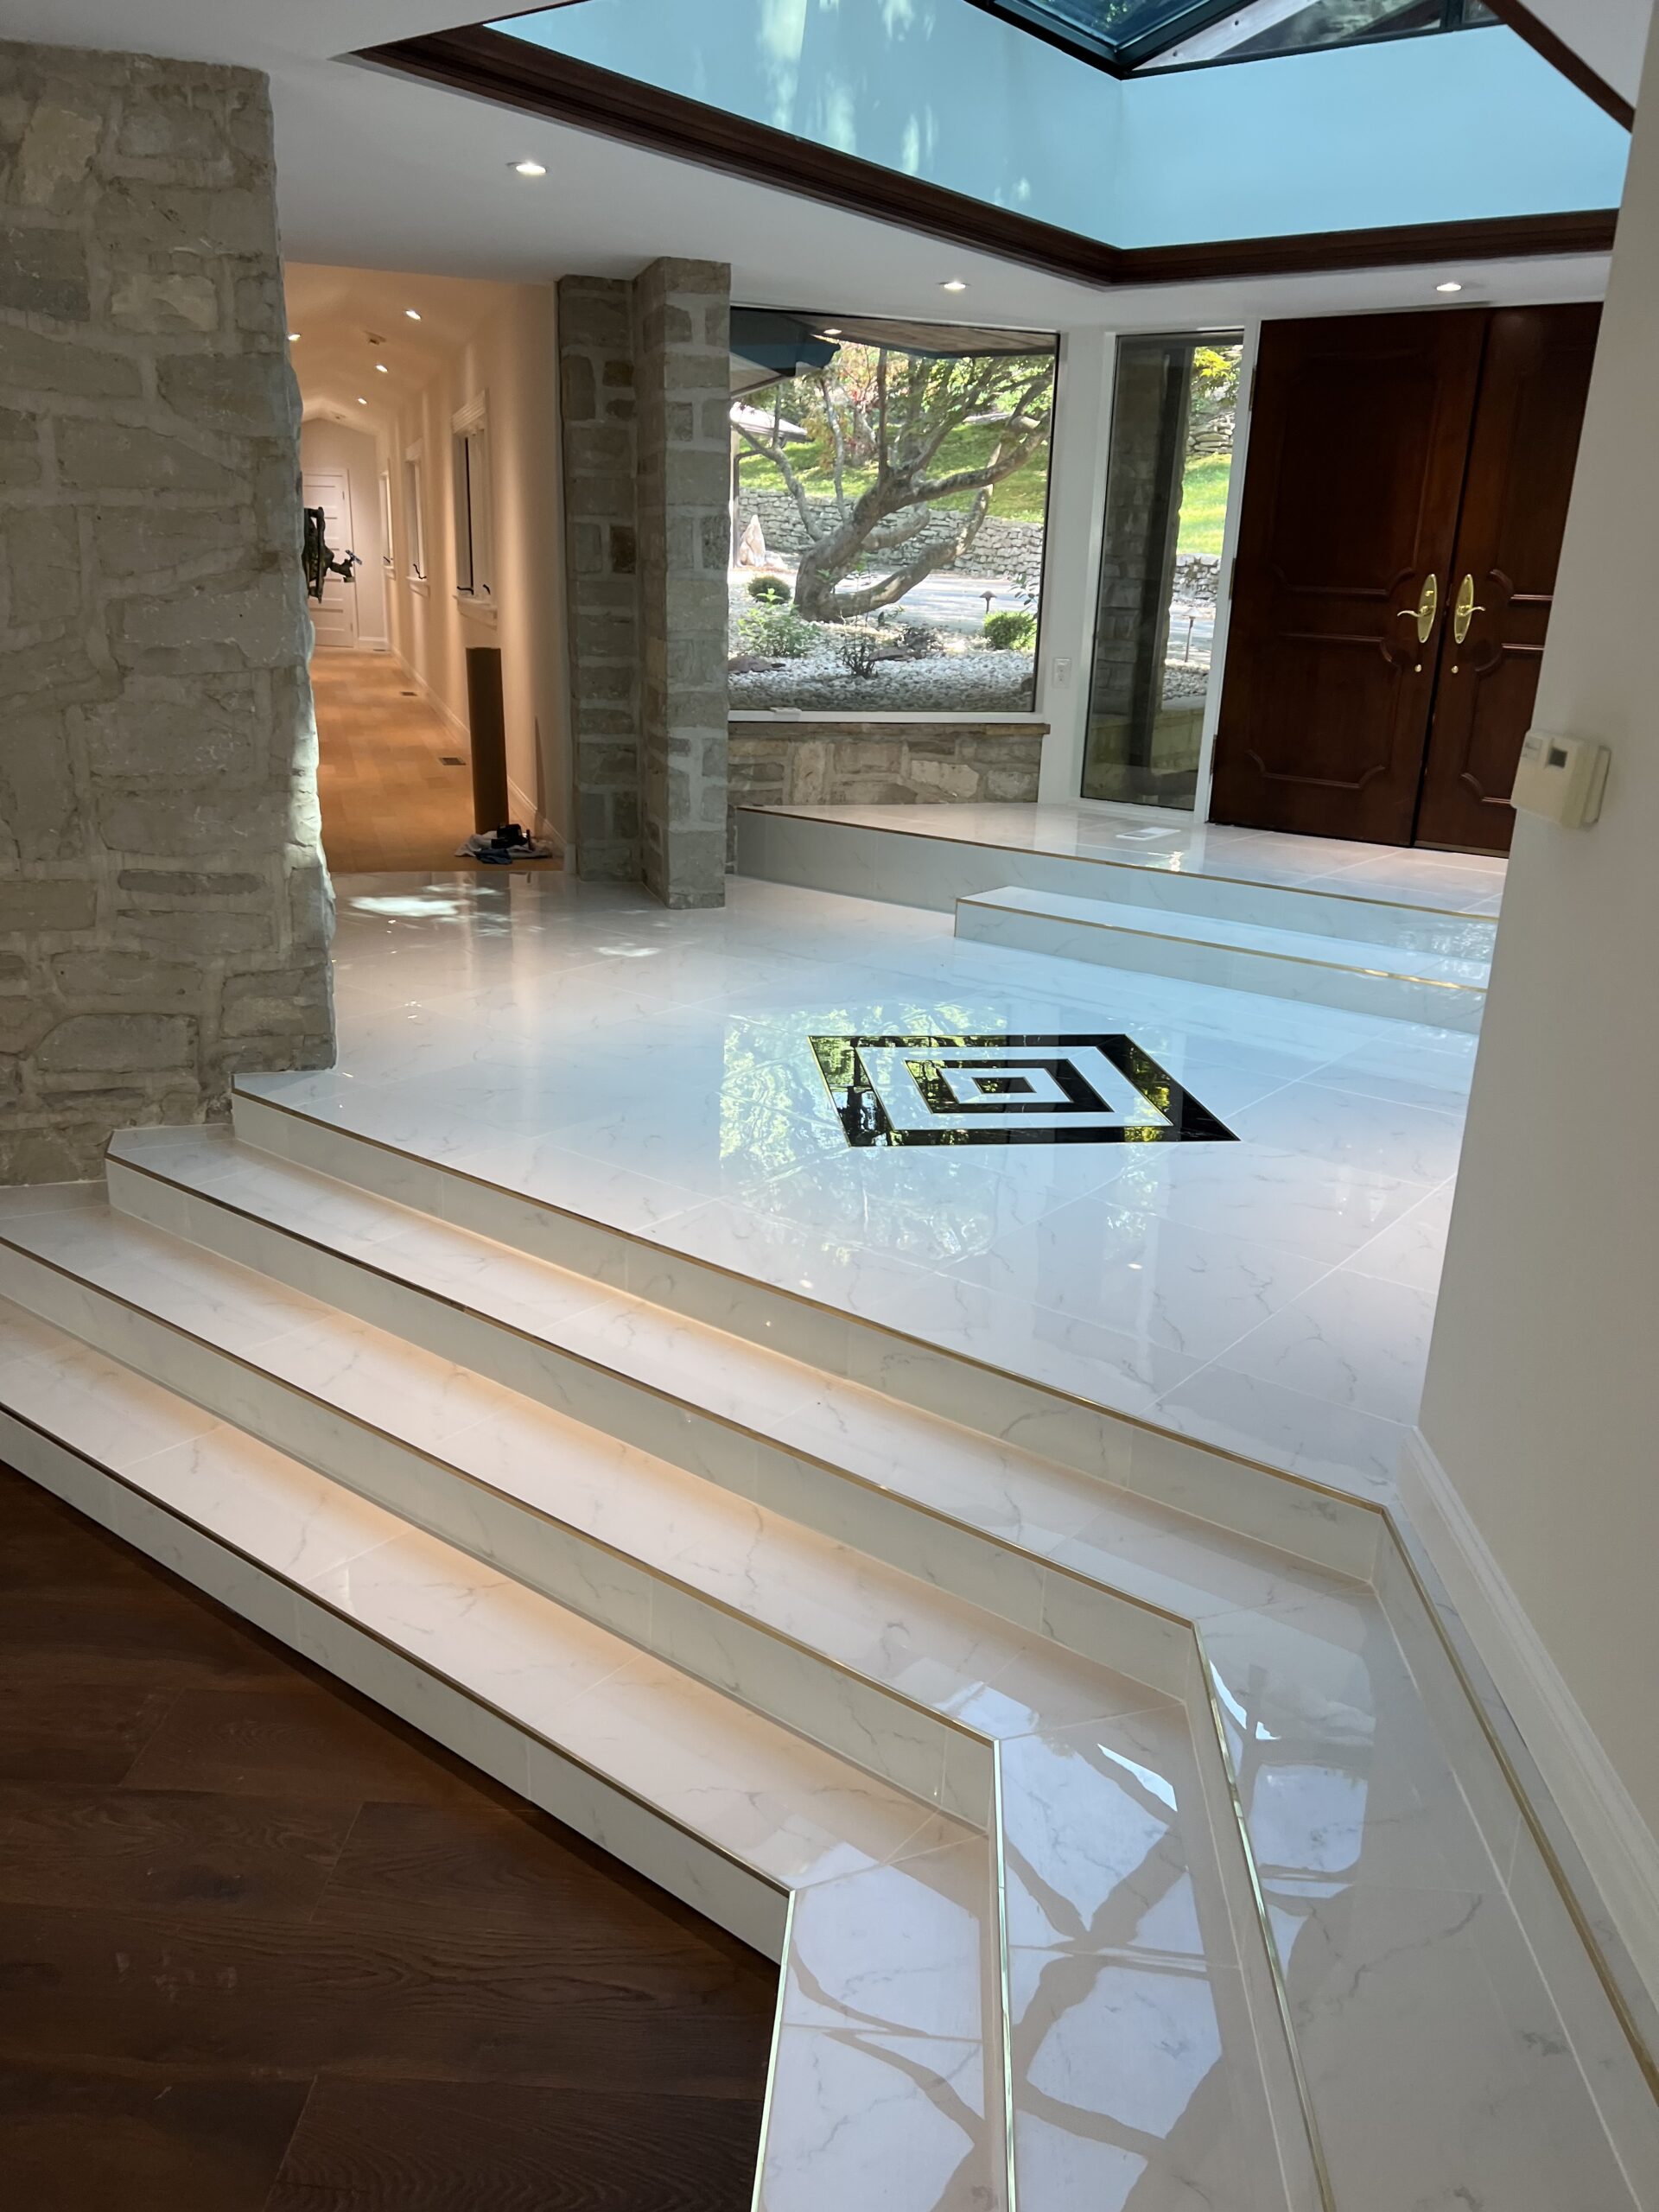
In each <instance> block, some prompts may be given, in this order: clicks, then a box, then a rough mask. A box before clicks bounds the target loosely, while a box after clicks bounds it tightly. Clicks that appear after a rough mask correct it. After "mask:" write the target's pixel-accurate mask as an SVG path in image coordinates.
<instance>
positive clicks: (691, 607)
mask: <svg viewBox="0 0 1659 2212" xmlns="http://www.w3.org/2000/svg"><path fill="white" fill-rule="evenodd" d="M633 307H634V363H635V372H636V379H637V383H638V387H639V476H638V497H639V624H640V643H641V647H642V661H641V674H642V690H641V699H640V705H641V723H642V733H643V739H644V758H643V764H642V766H643V774H642V780H641V802H642V815H643V822H642V827H643V831H644V855H643V859H644V872H645V881H646V883H647V884H648V885H649V886H650V887H651V888H652V890H653V891H654V892H655V893H656V894H657V896H658V898H659V899H661V900H662V901H663V903H664V906H720V905H721V904H722V903H723V901H724V899H725V896H726V874H725V870H726V715H727V682H726V657H727V656H726V624H727V614H726V575H727V565H728V558H729V553H730V533H731V514H730V494H731V422H730V410H731V391H730V370H729V354H728V343H729V336H730V331H729V320H730V308H731V271H730V270H729V269H728V268H727V267H726V265H725V264H723V263H721V262H712V261H668V260H664V261H654V262H652V264H651V265H650V267H649V268H647V269H645V270H643V271H642V272H641V274H640V275H639V277H637V278H636V279H635V281H634V287H633Z"/></svg>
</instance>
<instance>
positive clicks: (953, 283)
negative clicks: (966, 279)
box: [939, 277, 968, 292]
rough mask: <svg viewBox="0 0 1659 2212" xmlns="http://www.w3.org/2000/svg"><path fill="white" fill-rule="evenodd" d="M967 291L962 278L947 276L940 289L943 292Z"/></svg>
mask: <svg viewBox="0 0 1659 2212" xmlns="http://www.w3.org/2000/svg"><path fill="white" fill-rule="evenodd" d="M939 289H940V290H941V291H942V292H965V291H966V290H967V289H968V287H967V286H966V284H964V283H963V281H962V279H961V277H946V278H945V280H944V283H943V284H941V285H940V287H939Z"/></svg>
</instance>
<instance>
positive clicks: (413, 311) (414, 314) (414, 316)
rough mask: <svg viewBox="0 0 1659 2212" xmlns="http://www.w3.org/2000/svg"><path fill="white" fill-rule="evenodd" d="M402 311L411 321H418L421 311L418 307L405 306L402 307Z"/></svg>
mask: <svg viewBox="0 0 1659 2212" xmlns="http://www.w3.org/2000/svg"><path fill="white" fill-rule="evenodd" d="M404 314H405V315H407V316H408V317H409V319H410V321H411V322H418V321H420V319H421V311H420V309H419V308H404Z"/></svg>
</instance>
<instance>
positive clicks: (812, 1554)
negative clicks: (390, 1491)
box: [4, 1208, 1168, 1736]
mask: <svg viewBox="0 0 1659 2212" xmlns="http://www.w3.org/2000/svg"><path fill="white" fill-rule="evenodd" d="M4 1229H5V1236H6V1238H7V1241H9V1242H11V1243H14V1244H15V1245H16V1246H17V1247H18V1248H19V1249H22V1250H24V1251H26V1252H29V1253H30V1254H32V1255H34V1256H35V1257H36V1258H39V1259H41V1260H43V1261H45V1262H48V1264H49V1265H51V1266H54V1267H55V1268H59V1269H60V1270H61V1271H63V1272H65V1273H66V1274H68V1275H70V1276H71V1277H72V1278H74V1279H76V1280H78V1281H80V1282H82V1283H85V1284H89V1285H91V1286H92V1287H94V1288H95V1289H97V1290H99V1291H101V1292H103V1293H105V1294H106V1295H109V1296H111V1297H113V1298H116V1299H118V1300H125V1301H127V1302H128V1303H130V1304H132V1305H135V1306H141V1307H142V1308H143V1310H144V1311H146V1312H148V1313H150V1314H152V1315H155V1316H157V1317H159V1318H160V1319H163V1320H166V1321H168V1322H170V1323H172V1324H173V1325H175V1326H176V1327H178V1328H181V1329H182V1330H184V1331H186V1332H188V1333H189V1334H190V1335H192V1336H194V1337H196V1338H200V1339H201V1340H202V1341H204V1342H206V1343H207V1344H209V1345H210V1346H211V1347H212V1348H213V1349H214V1350H216V1351H223V1352H228V1353H230V1354H232V1356H233V1357H237V1358H238V1359H240V1360H242V1361H243V1362H245V1363H249V1364H251V1365H252V1366H254V1367H255V1368H257V1369H258V1370H260V1371H262V1372H264V1373H265V1374H267V1375H269V1376H271V1377H273V1378H274V1379H276V1380H277V1382H279V1383H283V1384H286V1385H287V1386H289V1388H292V1389H297V1390H299V1391H302V1392H303V1393H305V1394H307V1395H309V1396H311V1397H313V1398H315V1399H317V1400H320V1401H321V1402H323V1403H325V1404H326V1405H327V1406H330V1407H332V1408H337V1409H339V1410H340V1411H342V1412H344V1413H346V1414H348V1415H349V1416H350V1417H351V1418H353V1420H355V1421H359V1422H361V1423H363V1424H364V1425H365V1426H367V1427H371V1428H373V1429H376V1430H378V1431H379V1432H380V1433H382V1434H385V1435H389V1436H391V1437H392V1438H393V1439H395V1440H397V1442H398V1443H400V1444H401V1445H403V1446H404V1447H405V1448H406V1449H409V1450H410V1451H413V1452H419V1453H421V1454H422V1455H423V1456H424V1457H426V1458H428V1459H435V1460H436V1461H437V1462H439V1463H440V1464H441V1465H443V1466H444V1467H447V1468H453V1469H455V1470H457V1471H460V1472H461V1473H462V1474H464V1475H466V1476H467V1477H468V1478H471V1479H472V1480H473V1481H474V1482H476V1483H478V1484H481V1485H483V1486H484V1487H485V1488H486V1489H488V1490H491V1491H495V1492H497V1493H498V1494H499V1495H502V1496H505V1497H509V1498H511V1499H513V1500H515V1501H517V1502H518V1503H520V1504H522V1505H524V1506H525V1507H527V1508H529V1509H530V1510H533V1511H537V1512H540V1513H543V1514H547V1515H549V1516H552V1517H553V1518H555V1519H556V1520H559V1521H561V1522H564V1523H566V1524H567V1525H569V1526H571V1527H574V1528H575V1529H579V1530H581V1531H582V1532H583V1533H584V1534H586V1535H588V1536H590V1537H592V1538H593V1539H594V1540H595V1541H598V1542H601V1543H602V1544H605V1545H607V1546H609V1547H610V1548H613V1550H615V1551H617V1552H619V1553H620V1554H623V1555H624V1556H625V1557H626V1558H627V1559H629V1560H632V1561H635V1562H637V1563H638V1564H639V1566H641V1567H644V1568H645V1571H646V1572H647V1573H651V1574H652V1575H654V1576H657V1577H659V1578H666V1579H668V1580H672V1581H674V1582H677V1583H678V1584H679V1585H681V1586H684V1587H688V1588H690V1589H691V1590H692V1591H693V1592H696V1594H697V1595H699V1596H701V1597H703V1598H706V1599H712V1600H713V1601H714V1602H715V1604H716V1605H721V1606H723V1607H725V1608H726V1609H728V1610H729V1611H733V1612H735V1613H737V1614H739V1615H741V1616H742V1617H744V1618H747V1619H748V1620H750V1621H751V1622H753V1623H754V1624H756V1625H757V1626H759V1627H760V1628H762V1629H763V1630H767V1631H769V1632H770V1633H772V1634H774V1635H778V1636H782V1637H787V1638H789V1639H791V1640H792V1641H796V1642H799V1643H804V1644H806V1645H807V1646H808V1647H809V1648H810V1649H812V1650H814V1651H816V1652H819V1653H822V1654H823V1655H826V1656H829V1658H830V1659H831V1660H832V1661H833V1662H835V1663H836V1664H837V1665H839V1666H840V1667H842V1669H845V1670H847V1671H848V1672H849V1673H852V1674H855V1675H860V1676H862V1677H863V1678H864V1679H865V1680H866V1681H869V1682H871V1683H873V1684H874V1685H875V1686H876V1687H877V1688H879V1689H881V1690H884V1691H886V1692H887V1693H888V1694H892V1695H894V1696H896V1697H899V1698H900V1699H902V1700H905V1701H906V1703H909V1704H912V1705H918V1706H922V1707H928V1708H931V1710H933V1711H935V1712H937V1713H940V1714H942V1715H944V1716H946V1717H948V1718H949V1719H950V1720H952V1721H954V1722H956V1723H957V1724H959V1725H962V1726H968V1727H970V1728H974V1729H976V1730H978V1731H980V1732H984V1733H987V1734H992V1735H999V1736H1000V1735H1003V1734H1010V1733H1013V1734H1018V1733H1023V1732H1026V1731H1027V1730H1028V1729H1030V1728H1032V1727H1033V1726H1039V1725H1040V1724H1042V1723H1044V1722H1047V1723H1051V1724H1058V1723H1061V1722H1065V1721H1082V1720H1084V1719H1091V1718H1094V1717H1096V1716H1101V1715H1105V1714H1108V1713H1132V1712H1135V1711H1137V1710H1139V1709H1140V1708H1141V1707H1151V1706H1155V1705H1159V1704H1166V1703H1167V1702H1168V1700H1167V1699H1166V1698H1163V1697H1160V1694H1159V1693H1158V1692H1157V1691H1156V1690H1154V1689H1151V1688H1148V1687H1147V1685H1146V1684H1144V1683H1142V1682H1139V1681H1135V1680H1134V1679H1133V1678H1132V1677H1131V1676H1129V1675H1126V1674H1122V1673H1118V1672H1116V1671H1115V1670H1113V1669H1108V1668H1106V1667H1103V1666H1096V1665H1095V1664H1093V1663H1092V1662H1090V1661H1088V1660H1085V1659H1082V1658H1074V1657H1073V1656H1072V1655H1071V1654H1070V1653H1066V1652H1062V1651H1061V1650H1060V1649H1059V1648H1058V1647H1057V1646H1055V1645H1052V1644H1051V1643H1047V1642H1046V1640H1045V1639H1043V1638H1042V1637H1038V1636H1035V1635H1033V1634H1027V1633H1026V1632H1024V1631H1022V1630H1019V1629H1017V1628H1015V1627H1013V1626H1011V1625H1010V1624H1007V1623H1006V1622H1004V1621H1002V1620H1001V1619H999V1618H996V1617H995V1616H994V1615H992V1614H990V1613H988V1612H986V1611H983V1610H982V1608H980V1607H978V1606H976V1605H969V1604H967V1603H966V1602H964V1601H963V1600H962V1599H957V1598H956V1597H954V1596H951V1595H950V1594H949V1593H947V1592H943V1591H939V1590H937V1589H935V1588H934V1587H933V1586H931V1585H930V1584H927V1583H924V1582H921V1581H919V1580H917V1579H916V1578H914V1577H913V1576H911V1575H908V1574H906V1573H902V1572H900V1571H899V1570H898V1569H896V1568H893V1567H888V1566H887V1565H886V1564H885V1563H884V1562H882V1561H880V1560H876V1559H874V1558H873V1557H871V1556H870V1555H869V1554H866V1553H861V1552H858V1551H855V1550H854V1549H852V1548H850V1547H849V1546H846V1545H842V1544H837V1543H835V1542H833V1541H830V1540H829V1538H827V1537H823V1536H821V1535H817V1532H816V1531H814V1530H811V1529H806V1528H804V1527H803V1526H801V1525H800V1524H799V1523H798V1522H790V1521H787V1520H785V1518H784V1517H783V1516H780V1515H779V1514H776V1513H774V1512H772V1511H770V1510H768V1509H766V1508H764V1507H762V1506H760V1505H757V1504H755V1503H752V1502H751V1501H750V1500H748V1499H747V1498H745V1497H742V1496H741V1495H740V1494H738V1493H736V1492H734V1491H730V1490H728V1489H727V1488H725V1487H724V1486H723V1485H721V1484H719V1483H717V1482H714V1481H710V1480H708V1479H706V1478H702V1477H701V1476H697V1475H694V1474H691V1473H689V1472H687V1471H685V1470H684V1469H683V1468H681V1467H678V1466H675V1465H671V1464H670V1463H669V1462H668V1461H666V1460H664V1459H658V1458H655V1457H654V1456H653V1455H652V1454H651V1453H649V1452H643V1451H641V1450H639V1448H638V1447H636V1446H632V1445H626V1444H622V1443H619V1442H618V1441H617V1440H614V1439H613V1438H611V1437H608V1436H606V1435H603V1434H602V1433H600V1432H599V1431H597V1430H595V1429H593V1428H590V1427H586V1426H584V1425H583V1424H582V1423H581V1422H579V1421H574V1420H572V1419H570V1418H569V1416H568V1415H565V1414H558V1413H556V1412H554V1411H553V1410H552V1409H551V1408H549V1407H547V1406H544V1405H543V1404H541V1403H539V1402H537V1401H536V1400H533V1399H531V1398H527V1397H524V1396H523V1395H520V1394H519V1393H518V1392H517V1391H513V1390H509V1389H505V1388H504V1387H503V1386H502V1385H500V1384H499V1383H492V1382H488V1381H486V1379H484V1378H483V1377H482V1376H479V1375H477V1374H475V1373H474V1372H473V1371H472V1370H469V1369H467V1368H465V1367H461V1366H459V1365H457V1364H455V1363H453V1362H451V1361H448V1360H445V1359H442V1358H440V1357H437V1356H435V1355H434V1354H432V1353H429V1352H427V1351H422V1350H420V1349H419V1348H418V1347H416V1346H415V1345H413V1344H410V1343H408V1342H407V1341H406V1340H404V1339H403V1338H397V1337H394V1336H392V1335H391V1334H390V1333H388V1332H386V1331H385V1330H382V1329H378V1328H376V1327H374V1326H373V1325H371V1324H370V1323H367V1322H365V1321H360V1320H359V1319H356V1318H355V1317H354V1316H353V1315H351V1314H348V1313H343V1312H341V1311H340V1309H338V1308H336V1307H334V1306H326V1305H324V1304H323V1303H322V1302H321V1300H317V1299H314V1298H309V1297H307V1296H304V1295H302V1294H300V1293H298V1292H294V1291H289V1290H287V1289H286V1288H281V1287H278V1286H276V1285H274V1284H273V1283H272V1282H271V1281H270V1279H269V1278H267V1277H264V1276H261V1275H258V1274H254V1273H253V1272H252V1271H251V1269H249V1268H245V1267H243V1266H242V1265H241V1264H240V1263H239V1262H235V1261H231V1260H226V1259H222V1258H220V1257H219V1255H217V1254H214V1253H211V1252H209V1251H207V1250H206V1249H203V1248H201V1247H200V1246H197V1245H193V1244H186V1243H182V1242H181V1240H180V1239H178V1238H176V1237H174V1236H168V1235H166V1234H165V1233H164V1232H162V1231H161V1230H154V1229H151V1228H149V1227H148V1226H146V1225H144V1224H141V1223H138V1222H136V1221H133V1220H131V1219H130V1218H128V1217H125V1216H124V1215H122V1214H120V1213H118V1212H116V1211H113V1210H112V1209H107V1208H106V1209H105V1210H103V1211H98V1210H93V1209H88V1210H86V1211H75V1212H73V1213H60V1214H43V1215H37V1216H32V1217H29V1218H27V1219H25V1220H22V1221H12V1222H8V1223H6V1224H4Z"/></svg>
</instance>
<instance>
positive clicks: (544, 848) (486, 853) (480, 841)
mask: <svg viewBox="0 0 1659 2212" xmlns="http://www.w3.org/2000/svg"><path fill="white" fill-rule="evenodd" d="M552 857H553V848H552V846H551V845H550V844H549V842H547V840H546V838H545V837H531V836H526V835H525V834H524V831H523V830H522V829H520V828H519V827H518V823H516V822H504V823H502V825H501V827H500V828H499V829H480V830H479V832H478V833H477V835H476V836H471V837H469V838H468V839H467V842H466V843H465V844H464V845H457V846H456V848H455V858H456V859H457V860H461V861H483V863H484V865H485V867H486V868H511V867H512V863H513V862H514V861H550V860H551V859H552Z"/></svg>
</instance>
